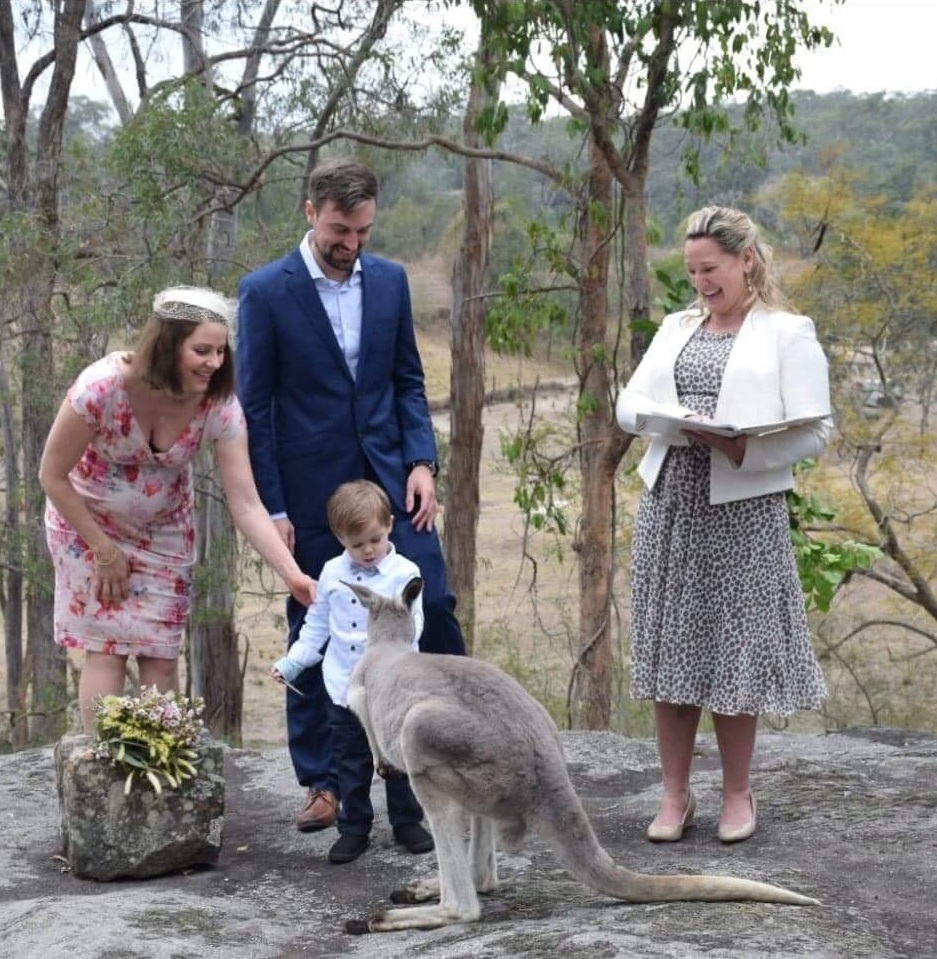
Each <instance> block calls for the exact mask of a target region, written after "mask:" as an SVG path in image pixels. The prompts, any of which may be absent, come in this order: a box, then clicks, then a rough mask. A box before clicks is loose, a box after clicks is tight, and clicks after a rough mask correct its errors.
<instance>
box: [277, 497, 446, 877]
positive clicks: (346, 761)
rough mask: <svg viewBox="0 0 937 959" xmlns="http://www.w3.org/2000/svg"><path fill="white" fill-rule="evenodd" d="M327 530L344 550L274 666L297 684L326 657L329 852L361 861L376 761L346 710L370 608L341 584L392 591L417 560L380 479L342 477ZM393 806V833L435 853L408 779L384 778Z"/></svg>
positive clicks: (419, 623) (417, 619) (338, 860)
mask: <svg viewBox="0 0 937 959" xmlns="http://www.w3.org/2000/svg"><path fill="white" fill-rule="evenodd" d="M327 516H328V522H329V528H330V529H331V530H332V533H333V534H334V535H335V537H336V538H337V539H338V541H339V542H340V543H341V544H342V546H344V547H345V551H344V552H343V553H342V554H341V555H340V556H336V557H335V559H332V560H329V561H328V562H327V563H326V564H325V565H324V566H323V567H322V574H321V575H320V577H319V590H318V596H317V599H316V602H315V604H314V605H312V606H310V607H309V609H308V611H307V612H306V618H305V620H304V621H303V626H302V629H301V630H300V633H299V636H298V637H297V639H296V642H294V643H293V645H292V646H291V647H290V648H289V650H288V652H287V654H286V656H284V657H283V659H281V660H279V661H278V662H277V663H275V664H274V666H273V668H272V669H271V671H270V672H271V674H272V676H273V678H274V679H276V680H277V681H278V682H284V681H285V682H287V683H292V682H293V681H294V680H295V679H296V677H297V676H298V675H299V674H300V673H301V672H302V671H303V670H304V669H305V668H306V667H307V666H314V665H315V664H316V663H319V662H321V663H322V678H323V680H324V682H325V688H326V691H327V692H328V694H329V699H330V700H331V702H330V704H329V726H330V727H331V730H332V744H333V752H334V757H335V764H336V767H337V769H336V775H337V780H338V781H337V783H336V784H335V785H336V791H337V793H338V795H339V796H340V797H341V810H340V811H339V813H338V819H337V825H338V831H339V833H341V835H340V837H339V839H338V841H337V842H336V843H335V844H334V845H333V846H332V848H331V849H330V850H329V862H331V863H335V864H342V863H346V862H352V861H353V860H355V859H357V858H358V856H360V855H361V853H363V852H364V851H365V849H367V848H368V845H369V843H370V840H369V838H368V837H369V835H370V832H371V824H372V822H373V820H374V809H373V807H372V805H371V780H372V779H373V777H374V760H373V757H372V755H371V748H370V746H369V745H368V739H367V736H366V735H365V732H364V729H363V727H362V726H361V723H360V722H359V721H358V718H357V716H355V714H354V713H353V712H352V711H351V710H350V709H349V708H348V683H349V680H350V679H351V672H352V670H353V669H354V668H355V664H356V663H357V662H358V660H360V659H361V657H362V656H363V655H364V651H365V648H366V645H367V633H368V612H367V610H366V609H364V608H363V607H362V606H361V604H360V603H359V602H358V600H357V598H356V597H355V594H354V593H353V592H352V591H351V590H350V589H349V588H348V587H347V586H345V585H344V584H343V583H342V580H345V581H346V582H359V583H365V584H366V585H367V586H368V587H369V588H370V589H373V590H374V591H375V592H378V593H382V594H384V595H386V596H394V595H396V594H397V593H398V592H400V590H401V589H402V588H403V586H404V585H405V584H406V583H407V582H409V580H411V579H412V578H413V577H414V576H419V575H420V570H419V568H418V567H417V566H416V564H415V563H412V562H410V560H408V559H406V558H404V557H403V556H401V555H400V554H399V553H397V552H396V550H395V549H394V545H393V543H391V542H390V540H389V539H388V536H389V535H390V531H391V529H392V528H393V515H392V513H391V508H390V501H389V499H388V498H387V494H386V493H385V492H384V491H383V490H382V489H381V488H380V487H379V486H377V485H376V484H375V483H371V482H369V481H368V480H356V481H355V482H351V483H343V484H342V485H341V486H339V487H338V489H337V490H336V491H335V492H334V493H333V494H332V496H331V497H330V498H329V501H328V505H327ZM422 631H423V606H422V603H421V602H420V601H419V600H418V601H417V602H415V603H414V604H413V648H414V650H419V638H420V634H421V633H422ZM385 788H386V791H387V811H388V814H389V818H390V823H391V826H392V827H393V830H394V839H395V840H396V841H397V842H398V843H400V845H402V846H404V847H405V848H406V849H407V850H408V851H409V852H411V853H414V854H419V853H425V852H430V851H431V850H432V849H433V837H432V836H431V835H430V834H429V833H428V832H427V831H426V829H424V828H423V826H422V825H420V822H421V820H422V819H423V810H422V809H421V808H420V804H419V803H418V802H417V799H416V796H414V795H413V791H412V790H411V789H410V784H409V783H408V782H407V780H406V779H404V778H392V779H388V780H386V782H385Z"/></svg>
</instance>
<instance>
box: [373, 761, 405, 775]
mask: <svg viewBox="0 0 937 959" xmlns="http://www.w3.org/2000/svg"><path fill="white" fill-rule="evenodd" d="M377 774H378V776H380V777H381V779H406V778H407V774H406V773H405V772H404V771H403V770H402V769H398V768H397V767H396V766H391V764H390V763H383V762H382V763H378V764H377Z"/></svg>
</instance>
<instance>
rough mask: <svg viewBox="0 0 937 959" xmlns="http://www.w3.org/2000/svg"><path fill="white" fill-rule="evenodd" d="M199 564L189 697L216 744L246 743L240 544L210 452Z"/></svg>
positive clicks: (203, 456)
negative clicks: (238, 611) (238, 598)
mask: <svg viewBox="0 0 937 959" xmlns="http://www.w3.org/2000/svg"><path fill="white" fill-rule="evenodd" d="M197 477H198V479H197V484H196V502H195V510H196V513H195V516H196V536H195V541H196V561H195V583H194V595H193V597H192V614H191V617H190V619H189V628H188V638H189V642H188V657H189V660H188V663H189V692H190V694H191V695H193V696H201V697H202V698H203V699H204V700H205V722H206V724H207V726H208V728H209V729H210V730H211V733H212V735H213V736H214V737H215V738H216V739H222V740H224V741H225V742H228V743H230V744H231V745H233V746H239V745H240V744H241V717H242V713H243V708H244V682H243V673H242V669H241V659H240V656H239V653H238V634H237V630H236V628H235V618H234V597H235V587H236V585H237V568H238V543H237V534H236V532H235V530H234V524H233V523H232V522H231V515H230V513H229V512H228V509H227V507H226V506H225V503H224V496H223V493H222V490H221V484H220V482H219V480H218V472H217V470H216V469H215V463H214V459H213V457H212V454H211V452H210V451H208V450H204V451H202V453H200V454H199V458H198V461H197Z"/></svg>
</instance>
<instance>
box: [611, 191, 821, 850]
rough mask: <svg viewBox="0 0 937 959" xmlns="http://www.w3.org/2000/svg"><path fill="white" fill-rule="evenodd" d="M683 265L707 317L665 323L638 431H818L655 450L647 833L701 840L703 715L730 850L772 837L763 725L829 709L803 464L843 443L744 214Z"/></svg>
mask: <svg viewBox="0 0 937 959" xmlns="http://www.w3.org/2000/svg"><path fill="white" fill-rule="evenodd" d="M684 259H685V262H686V267H687V271H688V273H689V275H690V279H691V281H692V282H693V286H694V287H695V289H696V292H697V295H698V296H697V300H696V302H695V303H694V304H693V306H692V307H691V308H690V309H688V310H685V311H682V312H680V313H674V314H671V315H670V316H667V317H665V318H664V321H663V323H662V324H661V328H660V330H659V331H658V332H657V335H656V336H655V337H654V340H653V341H652V342H651V345H650V347H649V348H648V350H647V352H646V353H645V355H644V357H643V358H642V360H641V363H640V364H639V365H638V368H637V369H636V370H635V372H634V375H633V376H632V378H631V380H630V381H629V383H628V385H627V387H626V388H625V390H624V391H623V392H622V393H621V395H620V396H619V397H618V402H617V407H616V412H617V416H618V422H619V424H620V425H621V427H622V429H624V430H627V431H629V432H632V433H638V434H640V433H641V431H642V428H643V422H644V417H645V415H646V414H651V413H654V412H674V411H675V409H676V408H682V409H683V410H690V411H693V412H694V413H696V414H697V416H698V417H702V418H704V419H705V418H709V419H713V420H716V421H717V422H722V423H736V424H738V425H740V426H757V425H758V424H769V423H778V422H782V421H789V420H805V421H807V422H802V423H799V424H798V425H792V426H790V427H788V428H787V429H783V430H778V431H776V432H772V433H769V434H766V435H750V436H749V435H744V434H743V435H738V436H721V435H718V434H716V433H710V432H706V431H702V430H689V429H685V430H682V431H676V432H675V434H674V435H673V436H666V437H664V436H661V437H654V438H652V441H651V444H650V446H649V447H648V450H647V453H646V454H645V456H644V458H643V460H642V461H641V464H640V466H639V468H638V471H639V473H640V475H641V477H642V479H643V480H644V482H645V485H646V487H647V488H646V489H645V491H644V493H643V495H642V497H641V503H640V505H639V508H638V513H637V517H636V520H635V528H634V537H633V542H632V593H631V596H632V643H631V659H632V681H631V692H632V695H633V696H634V698H636V699H648V700H653V702H654V715H655V719H656V722H657V737H658V744H659V748H660V758H661V773H662V778H663V787H664V794H663V800H662V802H661V806H660V810H659V811H658V814H657V816H656V817H655V819H654V821H653V822H652V823H651V824H650V826H648V830H647V836H648V838H649V839H651V840H652V841H656V842H668V841H669V842H672V841H675V840H678V839H680V838H681V837H682V836H683V832H684V830H685V829H686V828H687V827H688V826H689V825H691V823H692V821H693V815H694V811H695V808H696V802H695V799H694V796H693V793H692V791H691V789H690V782H689V776H690V764H691V760H692V756H693V749H694V743H695V738H696V731H697V727H698V724H699V720H700V713H701V711H702V710H703V709H708V710H710V711H711V713H712V716H713V726H714V728H715V732H716V741H717V743H718V746H719V754H720V759H721V762H722V811H721V814H720V818H719V826H718V836H719V838H720V839H721V840H722V841H723V842H727V843H729V842H739V841H741V840H744V839H748V838H749V837H750V836H751V835H752V834H753V833H754V832H755V826H756V810H755V798H754V796H753V795H752V792H751V786H750V782H749V769H750V765H751V758H752V753H753V750H754V746H755V732H756V726H757V722H758V716H759V714H761V713H763V712H769V713H774V714H776V715H780V716H787V715H789V714H791V713H793V712H794V711H795V710H796V709H816V708H817V707H818V706H819V705H820V704H821V703H822V702H823V699H824V697H825V696H826V684H825V682H824V679H823V673H822V671H821V669H820V664H819V663H818V661H817V658H816V656H815V655H814V651H813V647H812V645H811V640H810V630H809V628H808V625H807V616H806V611H805V608H804V599H803V593H802V592H801V587H800V581H799V579H798V574H797V565H796V561H795V558H794V552H793V548H792V546H791V541H790V521H789V518H788V512H787V503H786V498H785V491H786V490H788V489H790V488H791V487H792V486H793V483H794V477H793V470H792V467H793V464H794V463H795V462H796V461H797V460H800V459H805V458H807V457H813V456H817V455H819V454H820V453H821V452H822V450H823V449H824V447H825V446H826V443H827V440H828V438H829V436H830V432H831V429H832V419H831V418H830V392H829V382H828V375H827V363H826V358H825V357H824V355H823V350H822V349H821V347H820V344H819V343H818V342H817V337H816V332H815V330H814V325H813V322H812V321H811V320H810V318H809V317H806V316H799V315H798V314H796V313H792V312H788V311H787V310H786V309H785V306H784V300H783V297H782V296H781V294H780V292H779V290H778V288H777V286H776V283H775V280H774V277H773V276H772V271H771V248H770V247H769V246H767V245H766V244H765V243H763V242H762V241H761V239H760V238H759V235H758V230H757V228H756V227H755V225H754V224H753V223H752V221H751V219H750V218H749V217H748V216H747V215H746V214H744V213H742V212H740V211H738V210H732V209H729V208H726V207H707V208H705V209H702V210H699V211H698V212H697V213H694V214H693V215H691V216H690V218H689V222H688V225H687V229H686V234H685V242H684Z"/></svg>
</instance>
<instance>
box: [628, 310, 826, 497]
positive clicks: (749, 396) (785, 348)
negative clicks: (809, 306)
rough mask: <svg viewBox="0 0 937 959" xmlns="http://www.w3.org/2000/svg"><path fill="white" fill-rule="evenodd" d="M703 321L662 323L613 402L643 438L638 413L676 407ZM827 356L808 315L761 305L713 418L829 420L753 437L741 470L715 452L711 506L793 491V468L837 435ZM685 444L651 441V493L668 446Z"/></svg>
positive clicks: (738, 341) (744, 332) (689, 314)
mask: <svg viewBox="0 0 937 959" xmlns="http://www.w3.org/2000/svg"><path fill="white" fill-rule="evenodd" d="M702 321H703V317H702V316H701V315H700V314H699V313H697V312H696V311H689V310H687V311H683V312H681V313H671V314H670V315H669V316H666V317H665V318H664V321H663V323H662V324H661V327H660V329H659V330H658V331H657V334H656V335H655V337H654V339H653V340H652V341H651V345H650V346H649V347H648V349H647V352H646V353H645V354H644V357H643V358H642V360H641V362H640V363H639V364H638V368H637V369H636V370H635V371H634V375H633V376H632V377H631V379H630V381H629V382H628V385H627V386H626V387H625V389H624V390H623V391H622V392H621V393H620V394H619V396H618V400H617V402H616V404H615V414H616V416H617V418H618V425H619V426H620V427H621V428H622V429H623V430H624V431H625V432H626V433H635V434H638V435H640V432H641V431H640V430H639V429H638V428H637V416H638V414H640V413H642V412H647V411H648V408H649V406H650V407H653V406H655V405H661V404H664V405H667V406H674V405H676V404H677V403H678V402H679V400H678V399H677V385H676V382H675V380H674V364H675V363H676V360H677V357H678V356H679V355H680V351H681V350H682V349H683V347H684V346H685V345H686V343H687V341H688V340H689V339H690V337H691V336H692V335H693V334H694V333H695V332H696V330H697V329H698V328H699V326H700V324H701V323H702ZM831 409H832V408H831V405H830V385H829V374H828V371H827V363H826V357H825V356H824V354H823V350H822V348H821V347H820V344H819V342H818V341H817V334H816V330H815V329H814V325H813V321H812V320H811V319H810V318H809V317H807V316H799V315H797V314H796V313H784V312H782V311H780V310H769V309H767V308H766V307H756V308H755V309H753V310H751V312H750V313H749V314H748V316H746V317H745V320H744V322H743V323H742V326H741V327H740V328H739V331H738V334H737V335H736V338H735V343H734V345H733V347H732V352H731V353H730V354H729V359H728V362H727V363H726V367H725V372H724V374H723V377H722V386H721V388H720V390H719V399H718V402H717V404H716V411H715V414H714V416H713V418H714V419H715V420H718V421H719V422H725V423H734V424H736V425H738V426H743V427H744V426H757V425H758V424H760V423H775V422H778V421H780V420H786V419H799V418H801V417H809V416H821V417H824V418H823V419H822V420H819V421H817V422H815V423H810V424H807V425H802V426H795V427H791V428H790V429H787V430H783V431H781V432H777V433H770V434H768V435H766V436H749V437H748V441H747V445H746V447H745V458H744V459H743V460H742V463H741V465H740V466H735V465H734V464H733V463H732V462H731V461H730V460H729V459H728V457H726V456H724V455H723V454H722V453H720V452H718V451H717V450H715V449H713V450H712V451H711V454H710V455H711V462H712V469H711V471H710V491H709V502H710V503H712V504H715V503H728V502H731V501H732V500H739V499H747V498H749V497H751V496H761V495H763V494H765V493H776V492H779V491H781V490H788V489H791V488H792V487H793V485H794V473H793V469H792V467H793V464H794V463H796V462H797V461H798V460H801V459H806V458H808V457H814V456H818V455H819V454H820V453H822V452H823V450H824V449H825V448H826V444H827V442H828V441H829V438H830V434H831V432H832V430H833V419H832V416H831ZM686 442H688V441H686V440H664V439H659V438H656V437H655V438H653V439H652V440H651V443H650V445H649V447H648V449H647V452H646V453H645V455H644V458H643V459H642V460H641V463H640V465H639V466H638V474H639V475H640V477H641V479H642V480H644V483H645V485H646V486H647V487H648V488H653V486H654V484H655V483H656V482H657V477H658V475H659V474H660V469H661V466H663V463H664V457H665V456H666V455H667V449H668V448H669V447H670V446H673V445H686Z"/></svg>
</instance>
